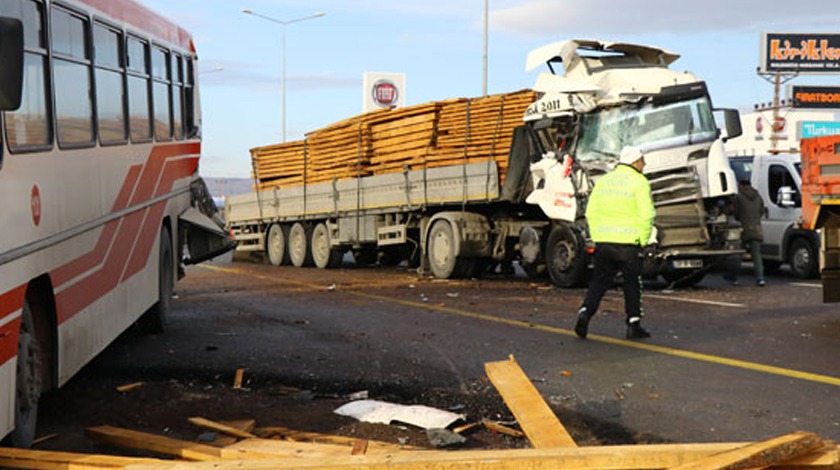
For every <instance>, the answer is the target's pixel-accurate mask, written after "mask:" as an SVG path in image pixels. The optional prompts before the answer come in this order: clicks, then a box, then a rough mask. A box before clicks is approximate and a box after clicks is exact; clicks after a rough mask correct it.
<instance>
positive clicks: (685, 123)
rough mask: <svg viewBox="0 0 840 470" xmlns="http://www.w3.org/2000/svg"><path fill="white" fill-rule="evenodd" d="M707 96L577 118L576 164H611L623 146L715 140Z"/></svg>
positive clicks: (664, 145)
mask: <svg viewBox="0 0 840 470" xmlns="http://www.w3.org/2000/svg"><path fill="white" fill-rule="evenodd" d="M717 132H718V130H717V127H716V125H715V121H714V116H713V115H712V107H711V103H710V101H709V98H708V97H707V96H703V97H699V98H694V99H690V100H685V101H678V102H671V103H667V104H664V105H661V106H656V105H654V104H653V103H651V101H650V100H647V101H645V102H644V103H643V104H642V105H638V104H626V105H622V106H618V107H614V108H607V109H600V110H597V111H595V112H592V113H589V114H585V115H583V116H581V122H580V138H579V140H578V145H577V150H576V152H575V153H576V156H577V159H578V161H584V162H585V161H595V160H611V159H614V158H616V157H617V156H618V154H619V152H620V151H621V149H622V148H623V147H624V146H627V145H635V146H637V147H641V148H643V149H645V150H652V149H657V150H658V149H664V148H673V147H679V146H683V145H689V144H695V143H699V142H706V141H711V140H714V139H716V138H717Z"/></svg>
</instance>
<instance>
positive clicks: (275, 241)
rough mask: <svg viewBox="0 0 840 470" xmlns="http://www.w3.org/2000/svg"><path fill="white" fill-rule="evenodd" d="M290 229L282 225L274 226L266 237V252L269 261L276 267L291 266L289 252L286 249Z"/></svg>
mask: <svg viewBox="0 0 840 470" xmlns="http://www.w3.org/2000/svg"><path fill="white" fill-rule="evenodd" d="M288 232H289V229H288V228H287V227H284V226H282V225H280V224H272V226H271V228H269V229H268V235H266V240H265V241H266V243H265V250H266V252H268V260H269V261H270V262H271V264H272V265H274V266H280V265H284V264H289V250H287V249H286V239H287V238H288V237H289V234H288Z"/></svg>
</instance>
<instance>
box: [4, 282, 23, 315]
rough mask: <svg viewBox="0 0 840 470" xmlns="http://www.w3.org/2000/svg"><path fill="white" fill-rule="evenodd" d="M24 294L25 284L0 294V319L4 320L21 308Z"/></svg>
mask: <svg viewBox="0 0 840 470" xmlns="http://www.w3.org/2000/svg"><path fill="white" fill-rule="evenodd" d="M25 294H26V284H23V285H20V286H17V287H15V288H14V289H12V290H10V291H8V292H6V293H4V294H0V319H3V318H6V316H7V315H11V314H12V313H14V312H17V311H18V310H20V309H21V308H23V297H24V295H25Z"/></svg>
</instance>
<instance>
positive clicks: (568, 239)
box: [545, 224, 587, 287]
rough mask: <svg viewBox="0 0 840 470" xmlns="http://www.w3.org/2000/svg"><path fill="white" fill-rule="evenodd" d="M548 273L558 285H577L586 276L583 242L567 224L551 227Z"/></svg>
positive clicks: (546, 249) (547, 259)
mask: <svg viewBox="0 0 840 470" xmlns="http://www.w3.org/2000/svg"><path fill="white" fill-rule="evenodd" d="M545 261H546V269H547V270H548V274H549V275H550V276H551V280H552V282H553V283H554V285H556V286H558V287H575V286H578V285H581V284H582V283H583V281H584V279H585V278H586V264H587V263H586V256H585V253H584V248H583V243H582V242H581V240H580V239H579V238H578V236H577V235H576V234H575V232H574V231H573V230H572V229H571V227H569V226H568V225H566V224H558V225H555V226H554V227H552V228H551V233H549V235H548V241H547V242H546V247H545Z"/></svg>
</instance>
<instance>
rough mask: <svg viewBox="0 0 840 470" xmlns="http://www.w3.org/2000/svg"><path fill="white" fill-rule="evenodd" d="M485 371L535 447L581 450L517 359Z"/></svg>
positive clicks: (488, 366)
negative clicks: (574, 448)
mask: <svg viewBox="0 0 840 470" xmlns="http://www.w3.org/2000/svg"><path fill="white" fill-rule="evenodd" d="M484 369H485V371H486V372H487V377H489V378H490V381H491V382H492V383H493V385H494V386H495V387H496V390H498V391H499V394H501V395H502V398H503V399H504V401H505V403H506V404H507V406H508V408H510V410H511V412H512V413H513V415H514V416H515V417H516V421H517V422H518V423H519V426H520V427H521V428H522V430H523V431H524V432H525V435H526V436H528V440H530V441H531V445H533V446H534V447H535V448H538V449H548V448H552V447H577V444H576V443H575V441H574V439H572V436H571V435H569V432H568V431H566V428H565V427H564V426H563V425H562V424H561V423H560V420H559V419H557V416H556V415H555V414H554V412H553V411H551V408H550V407H549V406H548V404H547V403H546V402H545V400H543V398H542V396H541V395H540V393H539V392H538V391H537V389H536V387H534V384H533V383H531V381H530V380H528V377H527V376H526V375H525V373H524V372H523V371H522V369H521V368H520V367H519V364H517V363H516V360H514V358H513V355H511V356H510V358H509V359H508V360H506V361H498V362H488V363H486V364H484Z"/></svg>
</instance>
